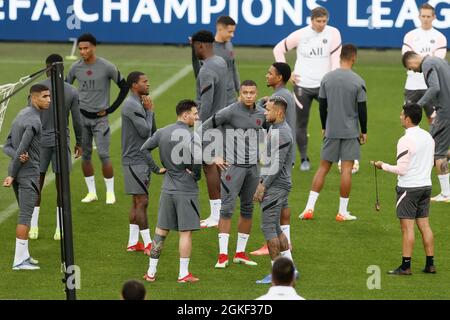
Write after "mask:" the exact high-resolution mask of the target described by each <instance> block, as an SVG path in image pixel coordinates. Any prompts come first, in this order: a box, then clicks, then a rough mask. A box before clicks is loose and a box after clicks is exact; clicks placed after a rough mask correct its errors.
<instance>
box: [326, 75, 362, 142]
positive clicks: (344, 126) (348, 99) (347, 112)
mask: <svg viewBox="0 0 450 320" xmlns="http://www.w3.org/2000/svg"><path fill="white" fill-rule="evenodd" d="M319 98H322V99H327V101H328V116H327V122H326V129H325V137H327V138H331V139H352V138H357V137H359V132H360V130H359V118H358V103H359V102H365V101H366V99H367V97H366V84H365V82H364V80H363V79H362V78H361V77H360V76H359V75H357V74H356V73H355V72H353V71H352V70H346V69H336V70H334V71H331V72H329V73H327V74H326V75H325V76H324V77H323V79H322V82H321V84H320V90H319Z"/></svg>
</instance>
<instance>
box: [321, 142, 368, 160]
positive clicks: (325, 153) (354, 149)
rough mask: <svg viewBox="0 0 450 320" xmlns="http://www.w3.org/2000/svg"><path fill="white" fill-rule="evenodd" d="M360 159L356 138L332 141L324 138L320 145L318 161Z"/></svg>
mask: <svg viewBox="0 0 450 320" xmlns="http://www.w3.org/2000/svg"><path fill="white" fill-rule="evenodd" d="M359 158H360V145H359V141H358V138H353V139H332V138H325V139H324V140H323V144H322V151H321V154H320V159H322V160H326V161H329V162H338V161H339V160H342V161H353V160H358V159H359Z"/></svg>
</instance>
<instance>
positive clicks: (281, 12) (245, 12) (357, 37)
mask: <svg viewBox="0 0 450 320" xmlns="http://www.w3.org/2000/svg"><path fill="white" fill-rule="evenodd" d="M424 2H425V1H416V0H404V1H403V0H0V40H3V41H5V40H17V41H68V39H69V38H76V37H78V36H79V35H80V34H82V33H84V32H91V33H93V34H94V35H95V36H96V37H97V39H98V40H99V41H101V42H104V43H169V44H182V43H187V41H188V37H189V36H190V35H192V34H193V33H194V32H195V31H197V30H199V29H208V30H211V31H213V32H214V30H215V20H216V19H217V17H218V16H220V15H229V16H231V17H233V18H234V19H235V20H236V21H237V23H238V27H237V32H236V36H235V38H234V40H233V43H234V44H237V45H270V46H273V45H274V44H276V43H277V42H278V41H280V40H281V39H283V38H284V37H286V36H287V35H288V34H289V33H290V32H292V31H294V30H296V29H299V28H301V27H303V26H306V25H307V24H308V22H309V19H308V16H309V13H310V11H311V10H312V9H313V8H315V7H317V6H323V7H325V8H327V9H328V10H329V11H330V22H329V24H330V25H332V26H335V27H337V28H338V29H339V30H340V31H341V34H342V38H343V41H344V42H351V43H354V44H356V45H357V46H359V47H392V48H399V47H401V45H402V41H403V36H404V35H405V33H406V32H408V31H410V30H412V29H414V28H415V27H418V26H419V25H420V21H419V18H418V16H419V10H418V7H419V6H420V5H421V4H422V3H424ZM428 2H429V3H430V4H431V5H433V6H434V7H435V8H436V20H435V23H434V26H435V27H436V28H437V29H439V30H440V31H441V32H443V33H444V34H445V35H446V36H447V37H448V36H450V32H449V27H450V0H446V1H439V0H431V1H428Z"/></svg>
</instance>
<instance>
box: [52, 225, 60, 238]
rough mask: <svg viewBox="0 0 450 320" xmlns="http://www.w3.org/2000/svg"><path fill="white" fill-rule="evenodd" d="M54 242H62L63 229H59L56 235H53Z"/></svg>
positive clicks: (56, 230)
mask: <svg viewBox="0 0 450 320" xmlns="http://www.w3.org/2000/svg"><path fill="white" fill-rule="evenodd" d="M53 240H55V241H59V240H61V229H59V228H56V229H55V234H54V235H53Z"/></svg>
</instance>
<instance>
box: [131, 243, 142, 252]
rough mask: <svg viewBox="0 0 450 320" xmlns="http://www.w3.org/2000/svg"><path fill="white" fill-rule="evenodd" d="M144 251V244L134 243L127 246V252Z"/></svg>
mask: <svg viewBox="0 0 450 320" xmlns="http://www.w3.org/2000/svg"><path fill="white" fill-rule="evenodd" d="M144 250H145V248H144V244H143V243H142V242H138V243H136V244H135V245H133V246H129V247H128V248H127V251H128V252H134V251H144Z"/></svg>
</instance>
